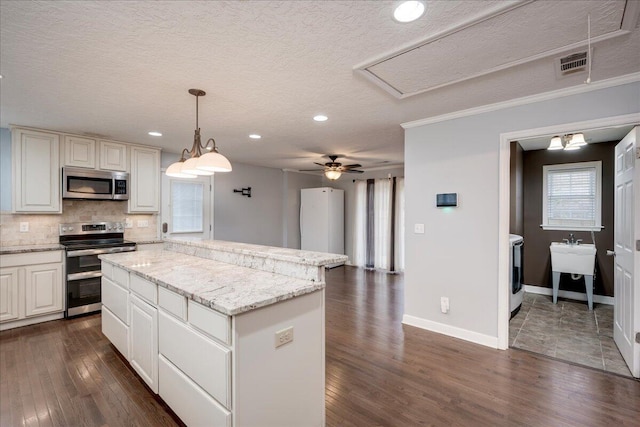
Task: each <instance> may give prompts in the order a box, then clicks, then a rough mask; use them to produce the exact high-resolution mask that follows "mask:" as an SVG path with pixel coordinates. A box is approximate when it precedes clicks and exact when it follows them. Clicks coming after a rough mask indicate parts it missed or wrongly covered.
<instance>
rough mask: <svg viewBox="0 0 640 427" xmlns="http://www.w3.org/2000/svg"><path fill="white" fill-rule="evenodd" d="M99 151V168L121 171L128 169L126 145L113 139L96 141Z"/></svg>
mask: <svg viewBox="0 0 640 427" xmlns="http://www.w3.org/2000/svg"><path fill="white" fill-rule="evenodd" d="M98 146H99V153H100V169H106V170H112V171H123V172H126V171H127V170H128V163H127V145H126V144H122V143H119V142H113V141H98Z"/></svg>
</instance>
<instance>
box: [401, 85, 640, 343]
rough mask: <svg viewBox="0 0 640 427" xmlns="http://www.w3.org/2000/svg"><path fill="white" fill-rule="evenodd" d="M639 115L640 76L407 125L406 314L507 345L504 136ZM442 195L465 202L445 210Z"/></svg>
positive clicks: (437, 326)
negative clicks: (502, 323)
mask: <svg viewBox="0 0 640 427" xmlns="http://www.w3.org/2000/svg"><path fill="white" fill-rule="evenodd" d="M638 112H640V83H637V82H636V83H631V84H626V85H621V86H617V87H612V88H607V89H600V90H594V91H590V92H587V93H581V94H576V95H571V96H565V97H560V98H557V99H554V100H548V101H541V102H536V103H532V104H527V105H522V106H517V107H512V108H508V109H502V110H498V111H492V112H487V113H482V114H477V115H474V116H469V117H462V118H459V119H452V120H448V121H444V122H438V123H433V124H427V125H423V126H418V127H415V128H410V129H407V130H406V132H405V179H406V230H407V235H406V246H405V249H406V250H405V252H406V269H405V316H411V320H413V321H414V323H415V322H416V319H418V320H417V322H420V323H421V324H423V325H425V327H429V328H431V329H439V330H446V331H448V332H447V333H451V334H452V335H454V334H457V335H459V336H460V335H465V336H467V337H470V338H469V339H472V340H476V341H478V342H485V343H489V342H496V343H497V340H496V338H497V335H498V246H499V238H498V229H499V224H498V218H499V206H498V197H499V194H498V193H499V154H500V134H501V133H505V132H512V131H519V130H525V129H534V128H538V127H544V126H552V125H561V124H564V123H571V122H579V121H584V120H592V119H599V118H604V117H611V116H617V115H623V114H629V113H638ZM442 192H457V193H459V207H457V208H454V209H450V210H442V209H437V208H436V207H435V203H434V198H435V195H436V193H442ZM416 223H422V224H425V234H414V233H413V232H412V230H413V224H416ZM528 268H529V267H528ZM441 296H447V297H449V298H450V312H449V313H448V314H442V313H441V312H440V297H441ZM405 319H407V318H405Z"/></svg>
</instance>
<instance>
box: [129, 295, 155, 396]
mask: <svg viewBox="0 0 640 427" xmlns="http://www.w3.org/2000/svg"><path fill="white" fill-rule="evenodd" d="M129 307H130V310H131V311H130V315H129V319H130V322H131V324H130V325H129V356H130V359H129V363H131V366H132V367H133V369H135V371H136V372H137V373H138V375H140V376H141V377H142V379H143V380H144V382H146V383H147V385H148V386H149V388H150V389H151V390H153V392H154V393H156V394H157V393H158V309H157V308H155V307H153V306H152V305H150V304H147V303H146V302H144V301H143V300H141V299H140V298H138V297H137V296H135V295H131V299H130V303H129Z"/></svg>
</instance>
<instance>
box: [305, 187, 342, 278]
mask: <svg viewBox="0 0 640 427" xmlns="http://www.w3.org/2000/svg"><path fill="white" fill-rule="evenodd" d="M300 191H301V195H300V242H301V245H300V246H301V249H302V250H303V251H316V252H329V253H333V254H344V190H338V189H335V188H330V187H321V188H303V189H302V190H300ZM341 264H342V263H341ZM341 264H334V265H331V266H330V267H335V266H336V265H341Z"/></svg>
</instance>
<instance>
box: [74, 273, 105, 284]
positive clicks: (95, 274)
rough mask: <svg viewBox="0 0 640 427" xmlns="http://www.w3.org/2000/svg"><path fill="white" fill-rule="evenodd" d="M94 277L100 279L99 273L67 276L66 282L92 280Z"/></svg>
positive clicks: (100, 274)
mask: <svg viewBox="0 0 640 427" xmlns="http://www.w3.org/2000/svg"><path fill="white" fill-rule="evenodd" d="M95 277H102V272H101V271H84V272H82V273H72V274H67V282H73V281H74V280H84V279H93V278H95Z"/></svg>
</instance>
